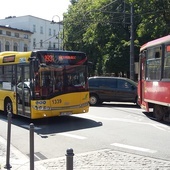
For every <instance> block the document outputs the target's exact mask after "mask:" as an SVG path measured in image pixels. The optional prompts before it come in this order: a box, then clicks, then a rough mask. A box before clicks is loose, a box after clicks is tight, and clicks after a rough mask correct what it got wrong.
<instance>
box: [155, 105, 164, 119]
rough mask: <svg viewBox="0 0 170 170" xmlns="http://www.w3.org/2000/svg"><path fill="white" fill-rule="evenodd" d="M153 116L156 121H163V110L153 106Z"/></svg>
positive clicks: (160, 107) (158, 106)
mask: <svg viewBox="0 0 170 170" xmlns="http://www.w3.org/2000/svg"><path fill="white" fill-rule="evenodd" d="M153 115H154V117H155V119H156V120H157V121H161V120H163V117H164V109H163V107H162V106H160V105H154V108H153Z"/></svg>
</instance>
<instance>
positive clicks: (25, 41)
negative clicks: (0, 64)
mask: <svg viewBox="0 0 170 170" xmlns="http://www.w3.org/2000/svg"><path fill="white" fill-rule="evenodd" d="M31 35H32V32H30V31H26V30H22V29H17V28H11V27H9V26H8V25H6V26H1V25H0V52H1V51H29V50H30V42H31Z"/></svg>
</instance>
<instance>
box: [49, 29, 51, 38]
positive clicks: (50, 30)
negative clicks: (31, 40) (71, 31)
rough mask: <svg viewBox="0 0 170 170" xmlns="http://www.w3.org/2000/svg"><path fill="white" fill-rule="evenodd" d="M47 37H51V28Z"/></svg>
mask: <svg viewBox="0 0 170 170" xmlns="http://www.w3.org/2000/svg"><path fill="white" fill-rule="evenodd" d="M49 36H51V28H50V29H49Z"/></svg>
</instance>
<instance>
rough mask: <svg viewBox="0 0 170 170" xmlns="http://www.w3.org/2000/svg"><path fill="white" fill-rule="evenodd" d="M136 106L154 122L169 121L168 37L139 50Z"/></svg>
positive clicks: (169, 77) (169, 75) (169, 49)
mask: <svg viewBox="0 0 170 170" xmlns="http://www.w3.org/2000/svg"><path fill="white" fill-rule="evenodd" d="M139 63H140V64H139V77H138V104H139V105H140V106H141V107H142V108H144V109H145V110H146V111H147V112H149V111H151V109H153V114H154V116H155V118H156V120H158V121H161V120H165V121H170V35H168V36H165V37H162V38H158V39H155V40H153V41H150V42H147V43H146V44H144V45H143V46H142V47H141V48H140V58H139Z"/></svg>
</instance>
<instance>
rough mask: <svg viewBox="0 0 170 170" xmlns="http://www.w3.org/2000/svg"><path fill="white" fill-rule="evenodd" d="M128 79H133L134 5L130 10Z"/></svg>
mask: <svg viewBox="0 0 170 170" xmlns="http://www.w3.org/2000/svg"><path fill="white" fill-rule="evenodd" d="M130 11H131V12H130V79H131V80H134V76H135V73H134V69H135V68H134V6H133V3H132V4H131V10H130Z"/></svg>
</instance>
